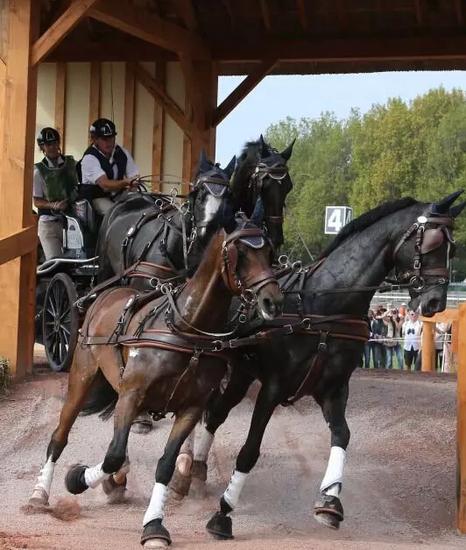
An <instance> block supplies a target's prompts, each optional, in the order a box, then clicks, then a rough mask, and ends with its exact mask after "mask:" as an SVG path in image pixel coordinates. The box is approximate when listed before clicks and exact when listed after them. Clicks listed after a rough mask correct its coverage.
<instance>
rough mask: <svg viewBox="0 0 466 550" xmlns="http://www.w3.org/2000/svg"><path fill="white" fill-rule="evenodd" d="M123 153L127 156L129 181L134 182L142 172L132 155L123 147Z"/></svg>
mask: <svg viewBox="0 0 466 550" xmlns="http://www.w3.org/2000/svg"><path fill="white" fill-rule="evenodd" d="M121 149H122V151H123V153H124V154H125V155H126V174H125V175H126V177H127V178H128V179H129V180H134V179H136V178H139V176H140V175H141V171H140V170H139V168H138V166H137V165H136V163H135V162H134V159H133V157H132V156H131V153H130V152H129V151H128V150H127V149H125V148H124V147H121Z"/></svg>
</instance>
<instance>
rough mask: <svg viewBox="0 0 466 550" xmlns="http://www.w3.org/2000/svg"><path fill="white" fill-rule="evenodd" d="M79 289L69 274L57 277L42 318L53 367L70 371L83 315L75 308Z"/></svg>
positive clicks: (46, 344) (52, 283)
mask: <svg viewBox="0 0 466 550" xmlns="http://www.w3.org/2000/svg"><path fill="white" fill-rule="evenodd" d="M77 299H78V295H77V293H76V288H75V286H74V284H73V281H72V280H71V278H70V277H69V276H68V275H66V273H57V274H56V275H54V277H53V278H52V279H51V281H50V283H49V284H48V286H47V291H46V293H45V299H44V309H43V315H42V336H43V343H44V346H45V352H46V354H47V359H48V361H49V365H50V367H51V368H52V369H53V370H54V371H57V372H59V371H66V370H68V369H69V368H70V365H71V361H72V359H73V353H74V348H75V346H76V341H77V338H78V329H79V314H78V310H77V309H76V307H75V306H74V305H73V304H74V303H75V302H76V300H77Z"/></svg>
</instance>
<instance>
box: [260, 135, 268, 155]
mask: <svg viewBox="0 0 466 550" xmlns="http://www.w3.org/2000/svg"><path fill="white" fill-rule="evenodd" d="M259 143H260V146H261V156H264V154H265V153H266V152H267V149H268V147H267V143H265V140H264V136H263V135H262V134H261V135H260V137H259Z"/></svg>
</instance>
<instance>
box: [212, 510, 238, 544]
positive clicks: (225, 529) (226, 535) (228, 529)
mask: <svg viewBox="0 0 466 550" xmlns="http://www.w3.org/2000/svg"><path fill="white" fill-rule="evenodd" d="M206 529H207V531H208V532H209V533H210V534H211V535H212V536H213V537H214V538H216V539H217V540H228V539H232V538H233V530H232V521H231V518H230V517H229V516H226V515H225V514H222V512H215V514H214V515H213V516H212V517H211V518H210V520H209V521H208V522H207V525H206Z"/></svg>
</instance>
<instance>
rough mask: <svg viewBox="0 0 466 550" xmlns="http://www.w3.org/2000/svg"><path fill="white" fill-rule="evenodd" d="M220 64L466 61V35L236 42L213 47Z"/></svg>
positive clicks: (218, 42) (272, 39) (216, 42)
mask: <svg viewBox="0 0 466 550" xmlns="http://www.w3.org/2000/svg"><path fill="white" fill-rule="evenodd" d="M211 47H212V52H213V54H214V59H215V60H217V61H219V62H239V61H242V62H248V61H256V62H257V60H259V59H264V58H266V57H269V58H276V59H277V60H278V61H283V62H287V61H307V62H327V63H338V62H341V61H344V62H353V61H358V62H359V61H369V62H371V61H396V60H400V61H403V60H409V61H417V60H419V61H428V62H430V61H433V60H438V59H439V60H458V59H461V60H464V59H466V35H464V34H457V35H454V34H452V33H449V34H448V35H447V36H426V35H420V36H408V37H385V36H384V37H380V38H373V37H361V38H359V37H358V38H322V39H315V40H312V41H311V40H306V39H294V40H293V39H290V40H286V39H275V38H270V39H261V40H253V39H251V40H248V41H247V43H245V41H243V40H240V39H237V38H235V40H233V41H230V40H228V39H224V40H221V41H213V42H212V43H211Z"/></svg>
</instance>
